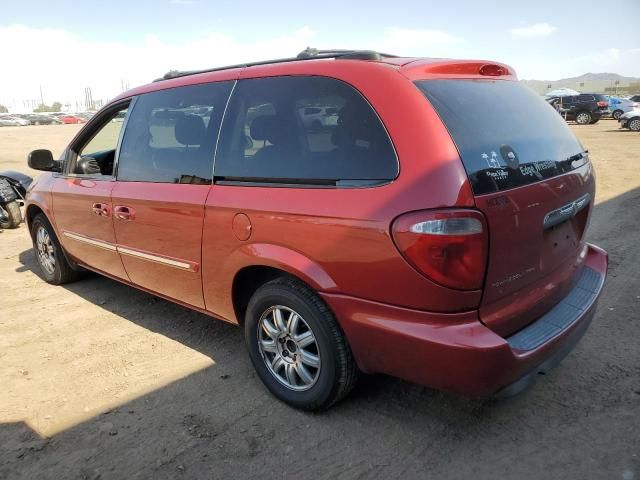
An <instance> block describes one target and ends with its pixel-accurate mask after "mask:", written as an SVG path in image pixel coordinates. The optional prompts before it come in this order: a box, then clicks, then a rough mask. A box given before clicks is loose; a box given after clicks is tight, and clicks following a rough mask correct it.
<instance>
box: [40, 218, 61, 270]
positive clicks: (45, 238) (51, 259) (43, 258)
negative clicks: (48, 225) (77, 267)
mask: <svg viewBox="0 0 640 480" xmlns="http://www.w3.org/2000/svg"><path fill="white" fill-rule="evenodd" d="M36 253H37V256H38V261H39V263H40V265H41V266H42V268H43V269H44V270H45V271H46V272H47V273H49V274H52V273H53V272H54V270H55V268H56V257H55V252H54V248H53V242H52V241H51V237H50V236H49V232H47V230H46V229H45V228H44V227H39V228H38V231H37V232H36Z"/></svg>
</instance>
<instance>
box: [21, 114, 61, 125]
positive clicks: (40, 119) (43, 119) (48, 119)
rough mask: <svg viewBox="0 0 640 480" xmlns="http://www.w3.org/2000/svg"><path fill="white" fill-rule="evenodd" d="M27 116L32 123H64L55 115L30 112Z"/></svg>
mask: <svg viewBox="0 0 640 480" xmlns="http://www.w3.org/2000/svg"><path fill="white" fill-rule="evenodd" d="M25 117H26V118H27V119H28V120H29V121H30V122H31V124H32V125H55V124H60V123H62V122H61V121H60V120H58V119H57V118H56V117H54V116H53V115H45V114H41V113H28V114H26V115H25Z"/></svg>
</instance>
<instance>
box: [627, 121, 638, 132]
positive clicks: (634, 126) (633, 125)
mask: <svg viewBox="0 0 640 480" xmlns="http://www.w3.org/2000/svg"><path fill="white" fill-rule="evenodd" d="M628 125H629V130H633V131H634V132H640V118H634V119H633V120H631V121H630V122H629V124H628Z"/></svg>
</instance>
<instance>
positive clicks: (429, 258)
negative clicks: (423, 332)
mask: <svg viewBox="0 0 640 480" xmlns="http://www.w3.org/2000/svg"><path fill="white" fill-rule="evenodd" d="M392 233H393V238H394V241H395V243H396V246H397V247H398V249H399V250H400V253H402V255H403V256H404V257H405V259H406V260H407V261H408V262H409V263H410V264H411V265H413V267H414V268H416V269H417V270H418V271H419V272H421V273H422V274H423V275H425V276H427V277H428V278H429V279H431V280H433V281H435V282H437V283H440V284H441V285H444V286H446V287H451V288H456V289H460V290H477V289H479V288H482V282H483V280H484V273H485V269H486V265H487V250H488V235H487V226H486V222H485V219H484V216H483V215H482V214H481V213H480V212H477V211H475V210H438V211H433V210H429V211H422V212H413V213H408V214H406V215H402V216H401V217H398V218H397V219H396V220H395V222H393V226H392Z"/></svg>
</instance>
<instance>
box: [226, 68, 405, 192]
mask: <svg viewBox="0 0 640 480" xmlns="http://www.w3.org/2000/svg"><path fill="white" fill-rule="evenodd" d="M397 173H398V162H397V159H396V156H395V151H394V149H393V146H392V145H391V141H390V140H389V137H388V135H387V133H386V131H385V129H384V127H383V126H382V124H381V123H380V120H379V119H378V116H377V115H376V113H375V112H374V111H373V109H372V108H371V106H370V105H369V103H368V102H367V101H366V100H365V99H364V98H363V97H362V95H360V94H359V93H358V92H357V91H356V90H355V89H353V88H352V87H351V86H349V85H347V84H345V83H343V82H341V81H338V80H334V79H330V78H325V77H272V78H259V79H248V80H241V81H239V82H238V85H237V86H236V89H235V91H234V93H233V96H232V98H231V101H230V103H229V107H228V110H227V115H226V116H225V120H224V125H223V127H222V135H221V138H220V146H219V148H218V153H217V156H216V165H215V175H216V177H217V178H221V179H223V180H246V181H282V183H289V182H293V183H320V184H327V185H340V184H341V182H343V183H344V184H347V183H349V182H354V181H355V182H357V181H364V182H368V183H376V182H381V181H388V180H391V179H393V178H395V177H396V175H397Z"/></svg>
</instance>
